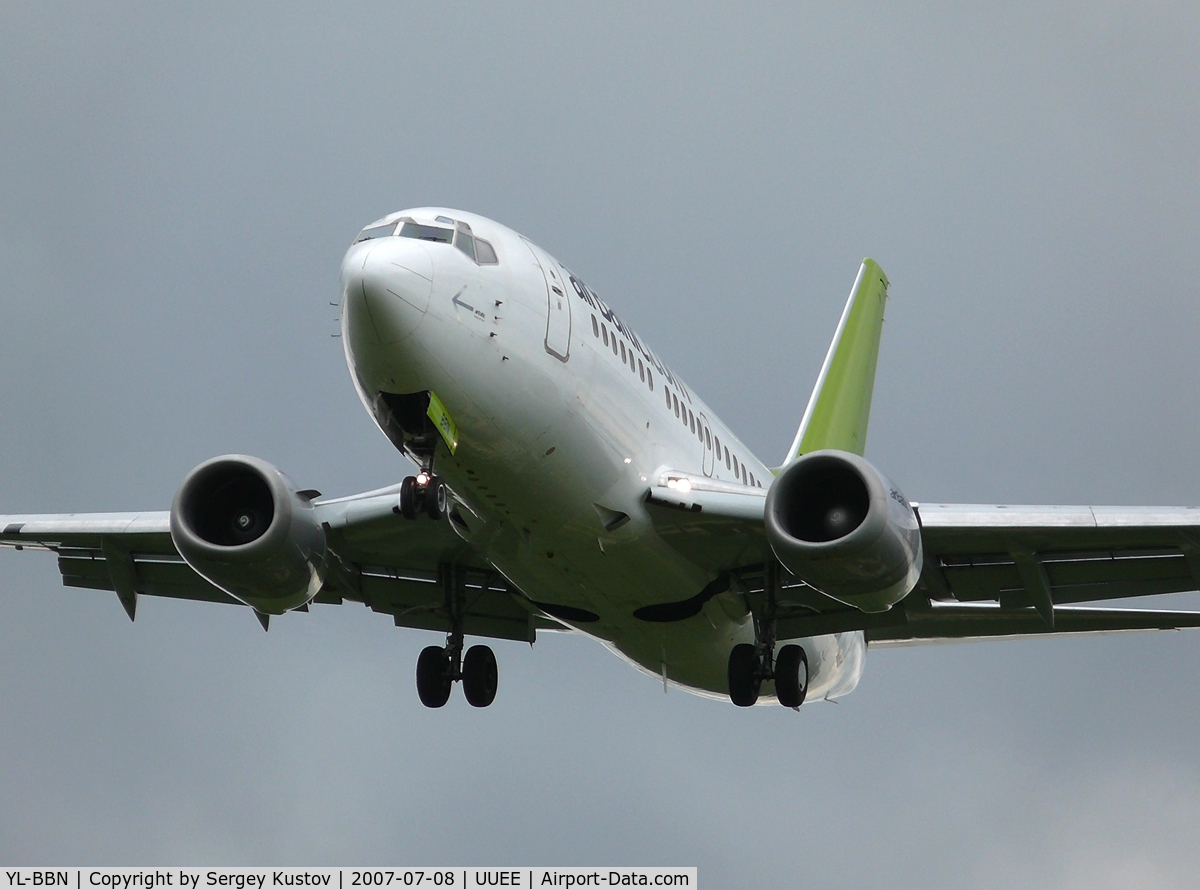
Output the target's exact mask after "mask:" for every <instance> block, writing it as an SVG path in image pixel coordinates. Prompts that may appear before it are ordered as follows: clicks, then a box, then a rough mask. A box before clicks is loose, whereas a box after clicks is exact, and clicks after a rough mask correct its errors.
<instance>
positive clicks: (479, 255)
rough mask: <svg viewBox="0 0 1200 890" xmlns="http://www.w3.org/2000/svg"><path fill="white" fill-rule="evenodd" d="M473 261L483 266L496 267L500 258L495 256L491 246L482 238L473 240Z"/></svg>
mask: <svg viewBox="0 0 1200 890" xmlns="http://www.w3.org/2000/svg"><path fill="white" fill-rule="evenodd" d="M475 261H476V262H478V263H480V264H481V265H484V266H497V265H499V264H500V258H499V257H497V256H496V251H495V250H494V249H493V248H492V245H491V244H490V243H488V242H487V241H484V240H483V239H482V238H476V239H475Z"/></svg>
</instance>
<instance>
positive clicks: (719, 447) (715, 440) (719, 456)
mask: <svg viewBox="0 0 1200 890" xmlns="http://www.w3.org/2000/svg"><path fill="white" fill-rule="evenodd" d="M713 441H714V442H716V443H717V460H720V459H721V439H720V437H719V436H713Z"/></svg>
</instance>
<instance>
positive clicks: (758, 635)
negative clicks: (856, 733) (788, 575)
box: [727, 562, 808, 708]
mask: <svg viewBox="0 0 1200 890" xmlns="http://www.w3.org/2000/svg"><path fill="white" fill-rule="evenodd" d="M778 584H779V566H778V564H776V563H774V562H771V563H768V564H767V567H766V570H765V573H764V577H763V586H764V591H763V593H764V597H765V602H764V603H762V604H761V606H760V607H759V608H752V609H751V617H752V618H753V621H754V642H753V643H738V644H737V645H736V646H734V647H733V649H732V651H730V653H729V666H728V674H727V676H728V680H729V699H730V701H732V702H733V703H734V704H735V705H737V706H738V707H740V708H748V707H750V706H751V705H753V704H754V703H755V702H757V701H758V694H759V691H760V689H761V688H762V683H763V680H774V681H775V697H776V698H777V699H778V700H779V703H780V704H781V705H783V706H784V707H785V708H799V707H800V705H802V704H804V698H805V696H806V695H807V694H808V655H807V654H806V653H805V651H804V648H803V647H802V646H796V645H794V644H789V645H787V646H784V647H783V648H782V649H780V650H779V653H778V654H776V653H775V608H776V596H775V593H776V590H777V589H778Z"/></svg>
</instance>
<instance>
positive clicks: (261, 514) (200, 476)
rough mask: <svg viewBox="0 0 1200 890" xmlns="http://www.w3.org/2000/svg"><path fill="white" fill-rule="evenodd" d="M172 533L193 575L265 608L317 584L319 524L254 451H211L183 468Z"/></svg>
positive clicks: (321, 557)
mask: <svg viewBox="0 0 1200 890" xmlns="http://www.w3.org/2000/svg"><path fill="white" fill-rule="evenodd" d="M171 540H172V541H174V542H175V548H176V549H177V550H178V551H179V554H180V556H182V557H183V558H184V560H185V561H186V562H187V564H188V565H189V566H191V567H192V568H193V569H195V570H196V572H197V574H199V575H201V576H202V577H204V578H206V579H207V580H209V581H211V582H212V583H213V584H215V585H216V586H217V587H219V588H221V589H222V590H224V591H225V592H226V593H228V594H229V595H230V596H232V597H234V598H235V599H238V600H241V601H242V602H243V603H246V604H247V605H248V606H253V607H254V608H255V609H257V610H258V611H259V612H263V613H265V614H268V615H280V614H282V613H284V612H286V611H288V610H289V609H295V608H297V607H298V606H303V605H304V604H305V603H307V602H308V601H309V600H311V599H312V598H313V597H314V596H315V595H316V594H317V591H319V590H320V589H321V583H322V580H323V577H322V576H323V571H324V561H325V530H324V528H323V527H322V526H321V524H320V523H319V522H318V521H317V517H316V512H315V511H314V510H313V507H312V504H311V503H310V502H309V500H308V498H307V497H304V496H303V495H300V494H298V493H297V492H296V491H295V490H294V489H293V488H292V486H291V485H290V484H289V482H288V481H287V479H286V478H285V477H284V475H283V474H282V473H281V472H279V470H277V469H275V467H273V466H271V465H270V464H269V463H267V462H266V461H262V460H259V459H258V458H255V457H248V456H246V455H242V454H227V455H225V456H223V457H214V458H213V459H212V460H208V461H205V462H204V463H202V464H200V466H198V467H196V468H195V469H194V470H192V471H191V472H190V473H188V475H187V478H186V479H184V480H183V485H181V486H180V488H179V491H178V492H177V493H176V495H175V501H174V503H173V504H172V505H171Z"/></svg>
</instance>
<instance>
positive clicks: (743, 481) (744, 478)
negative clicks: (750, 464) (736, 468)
mask: <svg viewBox="0 0 1200 890" xmlns="http://www.w3.org/2000/svg"><path fill="white" fill-rule="evenodd" d="M742 484H743V485H745V484H746V465H745V464H742Z"/></svg>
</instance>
